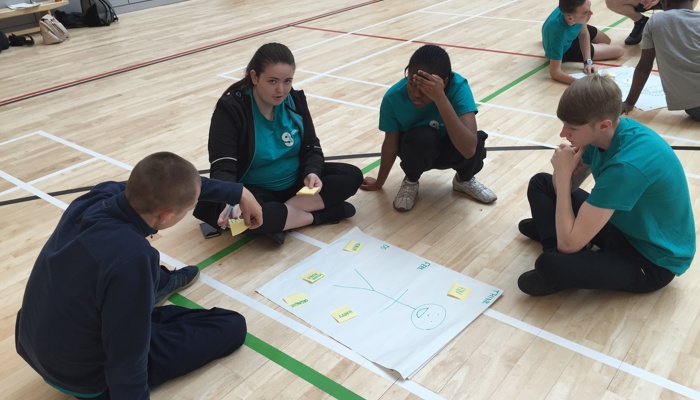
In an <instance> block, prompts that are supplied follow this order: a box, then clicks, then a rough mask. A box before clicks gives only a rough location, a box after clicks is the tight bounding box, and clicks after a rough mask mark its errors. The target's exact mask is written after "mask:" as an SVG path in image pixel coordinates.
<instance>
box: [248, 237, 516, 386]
mask: <svg viewBox="0 0 700 400" xmlns="http://www.w3.org/2000/svg"><path fill="white" fill-rule="evenodd" d="M351 241H355V242H356V243H361V244H362V245H363V246H362V251H359V252H351V251H345V250H344V248H345V247H346V246H347V245H348V243H350V242H351ZM311 269H313V270H317V271H319V272H321V273H323V274H325V275H324V278H323V279H321V280H319V281H316V282H315V283H313V284H310V283H309V282H307V281H305V280H303V279H302V276H303V275H304V274H305V273H306V272H308V271H309V270H311ZM455 283H457V284H459V285H460V286H463V287H465V288H469V289H471V291H470V293H469V294H468V296H467V297H466V299H464V300H460V299H456V298H454V297H452V296H448V292H449V290H450V288H451V287H452V285H453V284H455ZM257 291H258V293H260V294H262V295H263V296H265V297H267V298H268V299H270V300H272V301H273V302H275V303H276V304H278V305H279V306H280V307H282V308H284V309H286V310H287V311H289V312H291V313H292V314H294V315H296V316H297V317H299V318H301V319H303V320H304V321H306V322H307V323H309V324H311V325H312V326H314V327H315V328H317V329H319V330H321V331H322V332H324V333H325V334H327V335H328V336H331V337H332V338H334V339H335V340H337V341H339V342H340V343H342V344H343V345H345V346H347V347H349V348H350V349H352V350H354V351H355V352H357V353H358V354H360V355H361V356H363V357H365V358H366V359H368V360H370V361H372V362H374V363H376V364H379V365H380V366H382V367H384V368H387V369H389V370H394V371H396V372H397V373H398V374H399V375H400V376H401V377H402V378H404V379H410V378H411V377H412V376H413V375H415V374H416V373H417V372H418V371H419V370H420V368H421V367H422V366H423V365H425V364H426V363H427V362H428V361H430V359H432V358H433V357H434V356H435V355H436V354H437V353H438V352H439V351H440V350H441V349H442V348H443V347H445V346H446V345H447V344H448V343H449V342H450V341H451V340H452V339H453V338H454V337H455V336H457V335H458V334H459V333H460V332H461V331H462V330H464V328H466V327H467V325H469V324H470V323H471V322H472V321H473V320H474V319H476V317H478V316H479V314H481V313H482V312H484V311H485V310H486V309H487V308H488V307H489V306H490V305H491V304H493V302H494V301H495V300H496V299H497V298H498V297H500V296H501V295H502V294H503V291H502V290H500V289H498V288H495V287H493V286H490V285H487V284H485V283H483V282H479V281H477V280H475V279H472V278H470V277H468V276H466V275H463V274H460V273H459V272H456V271H453V270H451V269H449V268H445V267H443V266H441V265H438V264H435V263H433V262H432V261H428V260H426V259H424V258H421V257H419V256H418V255H416V254H413V253H410V252H408V251H406V250H403V249H400V248H398V247H395V246H393V245H390V244H387V243H385V242H382V241H380V240H378V239H375V238H373V237H371V236H369V235H367V234H365V233H363V232H362V231H361V230H359V229H358V228H353V229H352V230H350V231H349V232H348V233H347V234H345V235H344V236H343V237H341V238H340V239H338V240H336V241H335V242H333V243H331V244H330V245H328V246H326V247H324V248H322V249H321V250H319V251H317V252H316V253H315V254H313V255H311V256H310V257H308V258H306V259H305V260H303V261H301V262H300V263H298V264H297V265H295V266H293V267H291V268H289V269H288V270H287V271H285V272H283V273H281V274H280V275H278V276H277V277H276V278H274V279H272V280H271V281H270V282H268V283H266V284H265V285H263V286H261V287H260V288H258V290H257ZM299 292H303V293H304V295H305V296H306V298H307V299H308V303H306V304H304V306H303V307H291V306H290V305H289V304H288V303H286V302H285V301H284V299H285V298H287V297H289V296H290V295H293V294H295V293H299ZM341 307H349V309H351V310H352V311H353V313H354V314H356V317H354V318H352V319H344V320H343V322H342V323H339V322H337V321H336V320H335V319H334V318H333V316H332V314H331V312H332V311H334V310H337V309H339V308H341ZM342 314H345V313H342Z"/></svg>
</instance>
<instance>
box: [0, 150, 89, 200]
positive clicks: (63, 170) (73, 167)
mask: <svg viewBox="0 0 700 400" xmlns="http://www.w3.org/2000/svg"><path fill="white" fill-rule="evenodd" d="M93 161H97V158H94V157H93V158H90V159H87V160H85V161H82V162H79V163H77V164H73V165H71V166H69V167H66V168H63V169H61V170H58V171H56V172H52V173H50V174H48V175H44V176H42V177H40V178H37V179H34V180H33V181H29V182H27V184H28V185H34V184H35V183H39V182H41V181H44V180H46V179H49V178H53V177H54V176H57V175H61V174H62V173H64V172H68V171H70V170H73V169H76V168H79V167H82V166H83V165H87V164H90V163H91V162H93ZM19 189H20V188H19V186H15V187H13V188H10V189H7V190H5V191H2V192H0V197H2V196H4V195H6V194H8V193H12V192H15V191H17V190H19Z"/></svg>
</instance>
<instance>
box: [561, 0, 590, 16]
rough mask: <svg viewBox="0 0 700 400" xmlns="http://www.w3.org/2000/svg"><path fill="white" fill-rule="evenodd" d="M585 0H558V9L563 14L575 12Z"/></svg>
mask: <svg viewBox="0 0 700 400" xmlns="http://www.w3.org/2000/svg"><path fill="white" fill-rule="evenodd" d="M585 2H586V0H559V11H561V12H562V13H564V14H575V13H576V9H577V8H579V7H580V6H582V5H583V4H584V3H585Z"/></svg>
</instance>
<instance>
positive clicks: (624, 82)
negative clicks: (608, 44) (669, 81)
mask: <svg viewBox="0 0 700 400" xmlns="http://www.w3.org/2000/svg"><path fill="white" fill-rule="evenodd" d="M598 74H600V75H608V76H610V77H611V78H612V79H613V80H614V81H615V83H617V86H619V87H620V90H621V91H622V101H624V100H625V99H626V98H627V95H628V94H629V92H630V88H631V87H632V77H633V75H634V68H632V67H615V68H608V69H601V70H598ZM571 76H573V77H574V78H576V79H579V78H583V76H584V74H583V73H579V74H572V75H571ZM634 106H635V107H637V108H639V109H640V110H643V111H649V110H655V109H657V108H664V107H666V94H665V93H664V89H663V87H662V86H661V79H660V78H659V76H658V75H654V74H650V75H649V79H648V80H647V82H646V83H645V84H644V89H642V93H641V94H640V95H639V99H638V100H637V104H635V105H634Z"/></svg>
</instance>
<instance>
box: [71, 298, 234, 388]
mask: <svg viewBox="0 0 700 400" xmlns="http://www.w3.org/2000/svg"><path fill="white" fill-rule="evenodd" d="M246 331H247V328H246V323H245V318H244V317H243V316H242V315H241V314H239V313H237V312H235V311H230V310H225V309H222V308H216V307H215V308H212V309H211V310H202V309H196V310H191V309H188V308H184V307H179V306H173V305H168V306H162V307H156V308H155V309H153V313H152V314H151V348H150V351H149V352H148V386H149V387H155V386H158V385H160V384H162V383H164V382H165V381H167V380H170V379H172V378H175V377H178V376H181V375H185V374H187V373H189V372H191V371H194V370H195V369H197V368H199V367H201V366H204V365H205V364H208V363H209V362H211V361H213V360H216V359H218V358H221V357H224V356H227V355H229V354H231V353H233V351H234V350H236V349H237V348H239V347H241V345H243V342H244V341H245V337H246ZM78 398H80V397H78ZM94 399H98V400H109V399H110V396H109V390H107V391H106V392H104V393H102V395H100V396H98V397H96V398H93V400H94Z"/></svg>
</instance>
